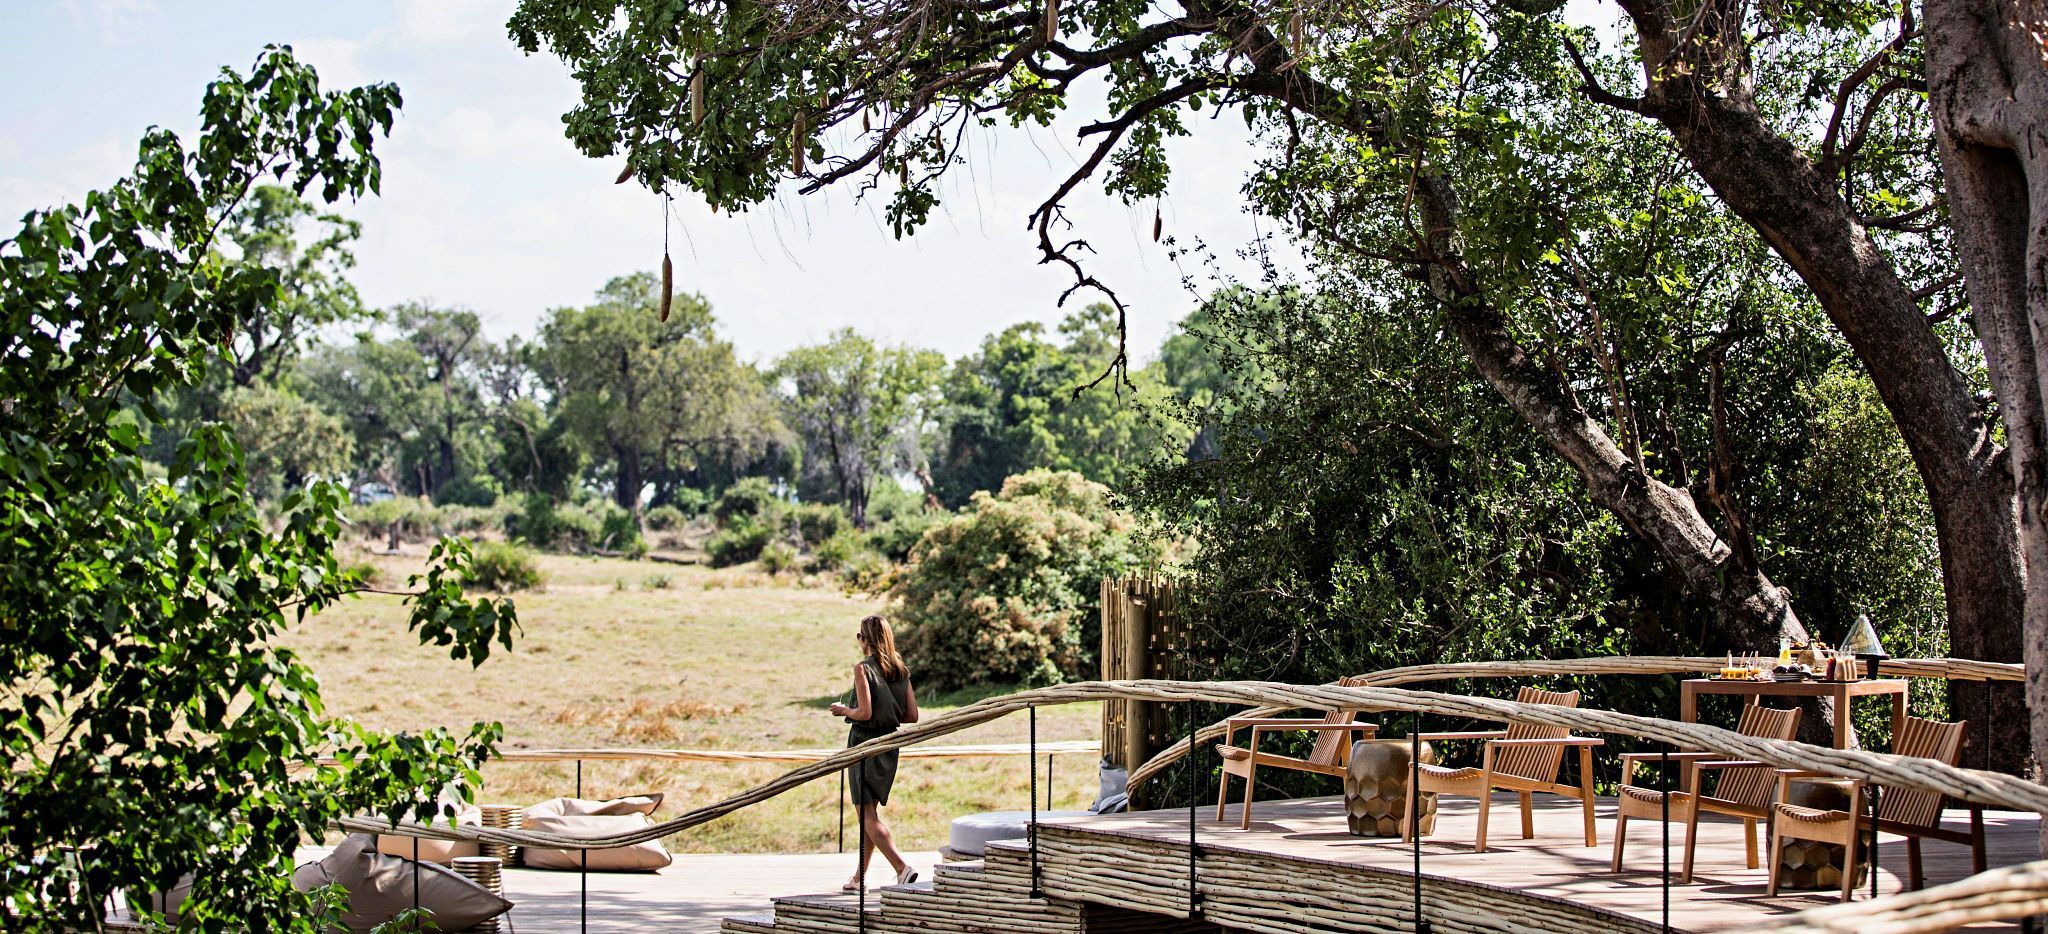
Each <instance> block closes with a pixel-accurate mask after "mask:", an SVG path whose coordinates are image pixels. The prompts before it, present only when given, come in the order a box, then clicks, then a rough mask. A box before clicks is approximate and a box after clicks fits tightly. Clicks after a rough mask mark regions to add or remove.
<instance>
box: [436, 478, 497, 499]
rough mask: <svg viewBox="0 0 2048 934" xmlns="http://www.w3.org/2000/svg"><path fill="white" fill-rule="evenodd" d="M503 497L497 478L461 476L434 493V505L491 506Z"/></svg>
mask: <svg viewBox="0 0 2048 934" xmlns="http://www.w3.org/2000/svg"><path fill="white" fill-rule="evenodd" d="M503 495H505V489H504V487H503V486H501V485H500V484H499V483H498V478H496V477H493V476H491V475H489V474H474V473H471V474H463V475H462V476H460V477H456V478H455V479H453V480H450V481H449V482H447V483H445V484H442V486H441V489H439V490H438V491H436V492H435V493H434V504H435V505H438V506H492V505H495V504H496V503H497V502H498V497H500V496H503Z"/></svg>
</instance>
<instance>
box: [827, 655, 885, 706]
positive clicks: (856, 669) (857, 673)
mask: <svg viewBox="0 0 2048 934" xmlns="http://www.w3.org/2000/svg"><path fill="white" fill-rule="evenodd" d="M865 664H867V663H866V662H854V663H853V706H852V707H848V706H846V705H845V704H833V705H832V713H833V715H835V716H840V717H845V718H846V719H848V720H866V719H868V718H869V717H872V716H874V715H875V699H874V698H873V697H872V696H870V695H869V694H868V679H867V672H866V671H864V670H862V667H861V666H863V665H865Z"/></svg>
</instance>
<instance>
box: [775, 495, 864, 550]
mask: <svg viewBox="0 0 2048 934" xmlns="http://www.w3.org/2000/svg"><path fill="white" fill-rule="evenodd" d="M785 522H786V523H787V525H788V527H789V529H790V531H791V532H792V533H793V534H794V537H795V538H796V539H797V540H798V541H801V542H803V544H804V547H805V548H816V547H817V546H818V545H819V544H820V543H822V542H825V541H828V540H830V539H833V538H835V537H838V536H840V535H843V534H846V533H848V532H850V531H851V523H849V522H848V521H847V519H846V510H844V509H841V508H839V505H838V504H837V503H798V504H797V505H796V506H795V507H793V508H791V509H790V510H789V512H788V514H787V518H786V519H785Z"/></svg>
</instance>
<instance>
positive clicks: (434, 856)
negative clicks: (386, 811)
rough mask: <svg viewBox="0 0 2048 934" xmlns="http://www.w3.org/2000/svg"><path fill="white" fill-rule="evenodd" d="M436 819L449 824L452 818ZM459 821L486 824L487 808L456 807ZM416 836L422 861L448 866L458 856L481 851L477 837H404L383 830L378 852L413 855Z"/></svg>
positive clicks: (477, 825)
mask: <svg viewBox="0 0 2048 934" xmlns="http://www.w3.org/2000/svg"><path fill="white" fill-rule="evenodd" d="M433 822H434V823H435V824H440V825H445V824H446V823H447V822H448V818H447V817H446V816H437V817H435V818H434V821H433ZM455 823H456V824H458V825H460V824H468V825H470V826H472V827H482V826H483V825H484V809H483V808H480V807H477V806H476V805H474V804H466V805H460V806H458V807H457V808H456V810H455ZM415 839H418V840H419V854H420V862H423V863H440V864H441V865H443V866H446V865H448V864H450V863H453V862H455V858H456V857H458V856H476V855H479V851H478V850H477V845H476V841H474V840H428V839H425V838H414V837H400V836H395V835H392V834H382V833H380V834H378V835H377V852H379V853H382V854H384V855H386V856H396V857H398V858H400V859H411V858H412V854H413V841H414V840H415Z"/></svg>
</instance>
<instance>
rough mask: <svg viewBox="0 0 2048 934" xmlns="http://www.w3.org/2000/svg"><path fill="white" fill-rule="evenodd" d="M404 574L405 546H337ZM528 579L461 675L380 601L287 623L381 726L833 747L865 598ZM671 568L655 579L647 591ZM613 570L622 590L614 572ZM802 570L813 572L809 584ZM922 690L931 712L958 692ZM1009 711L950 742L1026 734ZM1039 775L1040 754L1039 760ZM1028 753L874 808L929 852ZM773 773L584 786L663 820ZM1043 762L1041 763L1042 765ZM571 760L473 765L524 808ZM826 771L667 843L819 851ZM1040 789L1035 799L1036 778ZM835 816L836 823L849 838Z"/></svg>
mask: <svg viewBox="0 0 2048 934" xmlns="http://www.w3.org/2000/svg"><path fill="white" fill-rule="evenodd" d="M349 558H350V560H369V561H372V562H374V563H377V564H378V565H380V566H381V568H382V571H383V574H384V579H385V580H388V581H392V582H402V581H404V580H405V577H406V575H407V574H410V573H414V572H416V571H417V570H418V569H419V559H418V558H416V557H396V558H394V557H386V556H356V555H351V556H349ZM539 560H540V566H541V570H542V573H543V574H545V575H546V578H547V583H546V588H545V590H544V591H539V592H527V593H521V594H518V595H516V596H515V598H514V599H515V601H516V602H517V604H518V606H519V619H520V623H521V626H522V629H523V634H522V636H521V637H520V638H519V639H518V640H517V641H516V642H515V645H514V648H513V650H512V651H511V652H510V653H505V654H500V655H493V656H492V657H491V659H490V660H489V661H488V662H486V663H485V664H484V665H483V667H482V668H480V669H475V670H472V669H471V668H470V667H469V665H468V664H467V663H465V662H455V661H452V660H450V659H448V658H447V657H446V656H444V655H438V654H437V653H435V652H434V651H433V650H431V649H429V648H423V647H421V646H420V645H418V643H417V640H416V639H415V638H413V637H412V636H410V635H408V634H407V632H406V630H405V613H404V608H403V607H402V606H401V604H400V602H399V599H398V598H396V597H384V596H370V597H365V598H363V599H360V600H355V601H351V602H348V603H344V604H342V605H341V606H338V607H336V608H334V609H331V610H329V611H327V612H326V613H323V614H321V615H320V616H319V617H318V618H315V619H313V620H311V621H309V622H308V623H307V624H306V625H305V626H304V627H302V628H301V629H300V630H298V631H297V632H295V633H293V634H292V636H291V637H290V640H289V641H290V642H291V644H292V645H293V646H294V647H295V648H297V649H298V650H299V651H300V652H301V654H302V655H303V656H304V657H305V658H306V659H307V660H308V661H309V662H310V663H311V664H312V666H313V668H314V670H315V671H317V672H318V673H319V674H320V677H321V682H322V684H323V685H324V690H325V697H326V701H327V704H328V707H329V710H330V711H331V712H333V713H335V714H338V715H346V716H353V717H355V718H357V719H359V720H361V721H363V722H364V723H366V724H368V725H370V726H374V727H379V728H383V729H418V728H422V727H430V726H447V727H453V728H464V727H466V726H467V725H468V724H469V723H471V722H474V721H478V720H497V721H499V722H502V723H503V724H504V725H505V737H506V739H505V745H506V746H507V748H514V749H520V748H524V749H537V748H548V747H568V746H661V747H677V748H710V749H739V750H763V749H790V748H821V747H833V746H839V745H843V744H844V743H845V741H846V725H845V723H844V722H843V721H841V720H839V719H837V718H834V717H832V716H831V715H829V714H827V713H826V712H825V707H826V706H827V705H828V704H830V703H831V702H832V701H833V700H835V699H837V698H838V697H839V696H840V695H843V694H844V693H845V692H846V691H847V689H848V688H849V686H850V685H851V667H852V664H853V662H854V660H855V657H856V653H857V651H858V650H857V648H856V646H855V643H854V635H853V634H854V628H855V625H856V623H857V622H858V621H859V619H860V617H861V616H863V615H865V614H867V613H870V612H873V611H874V609H875V607H876V604H875V603H873V602H871V601H869V600H866V599H863V598H859V597H852V596H848V595H846V594H843V593H841V592H839V591H838V590H836V589H833V588H831V587H829V586H823V585H820V584H818V583H816V582H806V581H802V580H799V579H795V578H783V579H777V578H774V577H771V576H769V575H765V574H760V573H758V572H757V571H753V570H751V569H746V568H736V569H728V570H724V571H709V570H706V569H702V568H694V567H675V566H671V565H656V564H652V563H648V562H631V561H623V560H615V559H608V558H577V557H565V556H542V557H541V558H540V559H539ZM656 573H660V574H666V575H669V576H670V577H671V578H672V581H671V583H670V585H669V586H667V587H665V588H653V587H648V586H646V585H645V584H644V583H641V582H644V581H646V580H647V579H648V578H649V577H650V576H651V575H653V574H656ZM620 581H624V582H627V583H626V585H625V586H624V587H620V586H619V584H618V582H620ZM806 584H809V586H806ZM973 699H974V698H973V697H962V698H931V697H924V698H920V700H921V701H923V703H924V706H926V707H927V708H930V709H935V710H937V709H945V708H946V707H948V706H950V705H952V704H958V703H964V702H967V701H971V700H973ZM1099 716H1100V714H1099V711H1098V709H1097V706H1096V705H1094V704H1086V705H1074V706H1070V707H1062V708H1056V709H1051V710H1046V711H1041V712H1040V714H1039V724H1038V733H1039V738H1040V739H1041V740H1048V741H1050V740H1067V739H1090V738H1094V736H1095V734H1096V731H1097V729H1098V726H1099V722H1100V721H1099ZM1024 738H1025V724H1024V722H1023V721H1022V720H1021V719H1014V722H1012V721H1004V722H998V723H993V724H988V725H985V726H982V727H978V728H976V729H974V730H970V731H967V732H965V733H962V734H959V735H958V736H956V737H953V738H951V739H949V740H947V741H948V742H961V743H975V742H986V743H1000V742H1022V741H1023V740H1024ZM1040 766H1041V769H1040V770H1041V771H1043V761H1042V760H1041V762H1040ZM1026 769H1027V766H1026V763H1025V762H1024V760H1023V759H1021V758H1011V759H997V760H987V759H984V760H945V761H931V760H927V761H905V762H904V763H903V765H902V767H901V768H900V770H899V771H898V773H897V775H898V777H897V782H896V795H895V797H894V803H892V804H891V805H890V807H889V808H888V809H887V813H888V816H889V818H890V819H891V822H892V825H893V826H894V827H895V828H896V833H897V836H898V839H899V841H900V842H901V843H902V844H903V845H904V848H905V849H906V850H913V849H917V850H922V849H932V848H936V847H937V846H939V845H940V844H943V843H944V842H945V839H946V826H947V822H948V821H950V820H951V819H952V818H953V817H954V816H956V815H959V814H964V813H969V812H973V811H982V810H999V809H1000V810H1008V809H1020V808H1023V807H1024V806H1025V805H1026V797H1025V795H1026V792H1025V788H1026ZM782 770H783V767H781V766H774V765H723V764H661V763H635V762H593V763H586V764H585V766H584V775H583V781H584V791H585V793H586V795H592V796H598V795H602V796H611V795H620V794H632V793H639V792H646V791H661V792H664V793H666V794H667V795H668V801H667V803H666V804H665V805H664V806H663V809H662V811H663V814H662V816H666V815H668V814H672V813H674V812H675V811H676V810H678V809H680V808H685V807H692V806H696V805H701V804H707V803H710V802H712V801H716V800H718V799H720V798H724V797H726V796H728V795H730V794H732V793H733V792H736V791H739V790H741V789H743V788H745V787H747V786H749V785H753V784H756V783H759V782H761V781H764V780H766V779H768V778H770V777H772V776H774V775H776V774H779V773H780V772H781V771H782ZM1094 771H1095V770H1094V765H1093V763H1092V762H1085V761H1081V759H1080V758H1079V757H1068V758H1064V759H1062V760H1060V762H1059V763H1058V766H1057V770H1056V774H1055V776H1054V777H1055V778H1056V779H1057V785H1056V793H1057V797H1056V805H1057V806H1058V807H1061V808H1076V807H1085V806H1086V804H1087V802H1088V801H1089V800H1091V799H1092V798H1093V797H1094V793H1095V784H1094V782H1095V777H1094ZM1042 779H1043V776H1041V780H1042ZM575 782H576V779H575V771H574V767H573V765H571V764H569V763H561V764H552V763H546V764H542V763H534V764H500V765H493V766H489V767H488V768H487V769H486V770H485V787H484V795H483V796H484V799H485V800H490V801H510V802H515V803H531V802H534V801H538V800H540V799H542V798H547V797H552V796H554V795H563V794H569V793H571V792H572V791H573V790H574V788H575ZM837 793H838V788H837V787H836V785H833V786H829V787H828V786H826V785H824V784H822V783H819V784H815V785H813V786H811V787H808V788H804V789H800V790H798V791H795V792H791V793H789V794H787V795H784V796H782V797H780V798H777V799H775V800H773V801H770V802H767V803H766V804H763V805H760V806H757V807H754V808H750V809H747V810H745V811H742V812H740V813H738V814H735V815H732V816H730V817H727V818H725V819H724V820H721V821H717V822H714V823H712V824H709V825H706V826H704V827H699V828H696V829H694V830H691V831H689V832H686V833H684V834H682V835H679V836H677V837H674V838H672V839H671V840H670V841H669V846H670V848H671V849H674V850H677V851H678V852H781V853H797V852H821V851H829V850H831V849H832V848H833V847H834V845H835V840H836V836H837V833H836V828H835V822H834V817H835V814H836V808H835V806H834V801H835V798H836V796H837ZM1040 794H1041V795H1043V794H1044V792H1043V788H1042V787H1041V791H1040ZM850 830H851V828H850V827H849V834H848V836H849V838H851V836H852V835H851V832H850Z"/></svg>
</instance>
